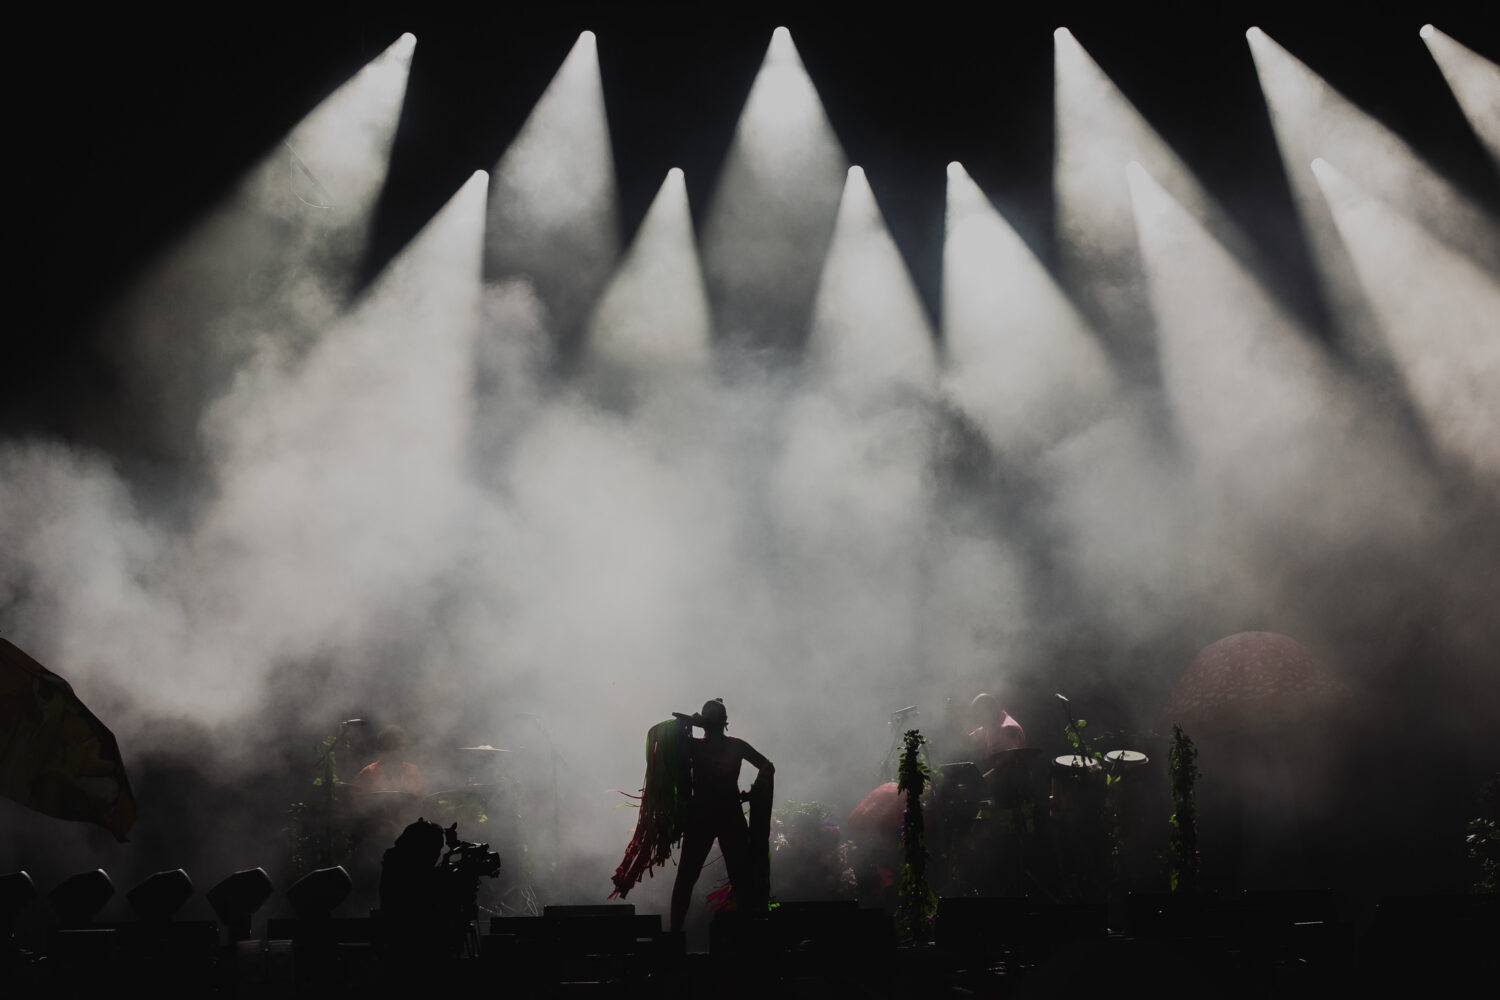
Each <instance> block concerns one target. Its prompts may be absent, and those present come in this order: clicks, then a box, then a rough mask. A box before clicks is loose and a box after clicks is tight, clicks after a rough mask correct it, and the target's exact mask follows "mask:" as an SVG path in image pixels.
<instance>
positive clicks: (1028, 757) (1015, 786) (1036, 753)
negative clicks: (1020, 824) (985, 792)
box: [984, 747, 1048, 809]
mask: <svg viewBox="0 0 1500 1000" xmlns="http://www.w3.org/2000/svg"><path fill="white" fill-rule="evenodd" d="M984 763H985V772H984V777H985V779H986V781H988V782H989V791H990V799H991V801H993V802H994V803H995V805H996V806H998V807H999V808H1001V809H1015V808H1018V807H1020V806H1024V805H1027V804H1029V803H1035V802H1040V801H1044V800H1045V799H1046V797H1047V766H1048V762H1047V755H1046V751H1044V750H1041V749H1039V748H1036V747H1022V748H1020V749H1017V750H1001V751H1000V752H999V753H993V754H990V756H989V757H987V758H985V762H984Z"/></svg>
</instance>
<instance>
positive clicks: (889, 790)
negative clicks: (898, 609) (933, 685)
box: [851, 708, 1151, 894]
mask: <svg viewBox="0 0 1500 1000" xmlns="http://www.w3.org/2000/svg"><path fill="white" fill-rule="evenodd" d="M914 715H915V712H914V710H913V709H911V708H907V709H903V710H901V711H900V712H898V713H897V714H896V715H895V716H893V717H892V721H891V728H892V730H893V731H896V730H899V729H900V728H901V727H902V725H903V724H909V720H910V717H911V716H914ZM1121 742H1123V741H1121ZM891 756H892V755H891V754H889V753H888V754H887V758H888V760H887V763H889V758H890V757H891ZM1150 763H1151V760H1150V758H1149V757H1148V756H1147V755H1146V754H1145V753H1142V752H1141V751H1139V750H1134V749H1128V748H1126V747H1120V748H1118V749H1111V750H1108V751H1105V752H1102V753H1101V752H1098V751H1094V752H1087V751H1085V752H1083V753H1069V754H1061V755H1056V756H1054V755H1053V754H1052V753H1049V752H1048V751H1046V750H1043V749H1040V748H1034V747H1032V748H1025V747H1023V748H1018V749H1010V750H1000V751H997V752H995V753H992V754H989V755H988V756H986V757H983V758H981V759H977V760H957V761H949V762H946V763H942V764H936V765H933V766H932V769H933V771H934V772H935V780H934V783H933V788H932V792H931V795H930V798H929V799H928V801H929V803H930V804H929V805H928V806H927V811H928V814H929V818H928V824H929V830H930V837H931V838H932V843H933V844H935V845H937V846H939V847H940V848H941V853H942V855H943V856H944V857H945V858H947V859H948V863H949V865H950V866H952V867H954V870H953V871H952V872H950V873H948V877H949V878H950V879H951V880H952V881H953V883H954V884H953V885H951V886H949V887H948V891H954V892H967V891H976V890H982V891H991V892H999V893H1002V894H1004V893H1012V892H1028V891H1035V890H1038V889H1040V890H1041V891H1043V892H1051V891H1053V890H1054V889H1056V888H1057V885H1055V884H1051V883H1058V882H1060V880H1062V878H1063V877H1062V876H1061V875H1060V871H1061V870H1062V869H1066V868H1067V867H1068V866H1069V862H1067V861H1066V860H1064V858H1065V856H1066V855H1067V854H1068V853H1069V852H1070V849H1071V848H1070V845H1071V844H1073V843H1074V842H1075V841H1077V839H1078V837H1079V834H1080V833H1081V831H1082V830H1083V829H1086V828H1089V827H1091V826H1092V825H1093V824H1094V823H1095V822H1096V820H1093V819H1090V817H1097V816H1099V815H1100V809H1101V808H1102V807H1104V805H1105V802H1106V801H1108V802H1110V803H1113V804H1112V805H1111V806H1110V807H1109V808H1110V809H1120V808H1126V809H1129V808H1130V807H1129V806H1126V805H1125V803H1126V802H1127V801H1129V800H1131V799H1133V798H1135V797H1136V793H1137V792H1139V791H1141V790H1144V788H1145V786H1144V785H1142V782H1141V774H1140V772H1142V771H1143V770H1145V769H1146V768H1147V767H1148V765H1149V764H1150ZM1136 786H1140V787H1139V788H1137V787H1136ZM882 793H883V794H882ZM896 797H897V796H896V795H895V791H894V782H890V783H889V785H888V786H887V785H881V786H879V787H877V788H876V789H875V790H874V791H872V792H871V793H870V795H869V796H867V797H866V800H865V802H862V803H861V806H860V808H859V809H856V811H855V815H854V816H852V817H851V823H853V822H854V819H855V818H866V814H870V815H874V813H875V812H876V811H878V810H877V809H876V807H877V806H880V805H883V804H884V803H885V800H886V799H891V800H894V799H896ZM876 800H879V801H876ZM872 803H873V805H872ZM888 811H889V810H888ZM882 815H884V814H882ZM894 815H896V816H899V811H898V812H896V813H895V814H894ZM1079 824H1083V825H1082V827H1080V826H1079ZM863 825H864V827H865V829H854V830H851V832H853V833H854V834H855V836H856V837H858V838H859V839H860V840H861V841H865V840H867V839H868V838H874V839H873V840H871V841H869V842H870V843H871V844H872V845H873V844H875V843H879V842H883V841H885V839H886V838H887V837H889V836H891V832H889V831H893V830H895V829H898V828H899V827H898V825H897V824H896V823H893V822H891V821H890V820H889V819H888V820H886V821H885V822H880V823H875V822H871V821H868V819H866V822H865V823H864V824H863ZM1059 866H1062V869H1060V868H1059ZM938 877H939V878H941V877H942V876H938ZM1038 880H1040V881H1038ZM1049 884H1051V885H1049Z"/></svg>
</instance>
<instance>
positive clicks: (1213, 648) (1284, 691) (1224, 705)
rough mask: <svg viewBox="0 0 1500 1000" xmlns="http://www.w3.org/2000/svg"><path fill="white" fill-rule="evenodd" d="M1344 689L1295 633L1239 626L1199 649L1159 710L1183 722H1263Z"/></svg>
mask: <svg viewBox="0 0 1500 1000" xmlns="http://www.w3.org/2000/svg"><path fill="white" fill-rule="evenodd" d="M1348 695H1349V689H1348V686H1347V685H1345V684H1344V683H1343V682H1342V681H1341V680H1339V678H1338V677H1337V676H1335V675H1334V673H1333V671H1332V670H1330V669H1329V667H1328V665H1327V664H1325V663H1324V662H1323V661H1322V660H1321V659H1319V658H1318V656H1317V655H1316V654H1314V653H1313V652H1312V650H1310V649H1308V648H1307V647H1306V646H1304V645H1302V643H1300V642H1298V641H1297V640H1296V639H1293V638H1291V637H1290V636H1285V635H1280V634H1278V633H1275V632H1238V633H1236V634H1234V635H1231V636H1227V637H1225V638H1223V639H1220V640H1219V641H1218V642H1215V643H1211V644H1210V645H1208V646H1205V647H1203V649H1202V650H1200V651H1199V653H1198V655H1197V656H1195V657H1194V658H1193V662H1192V663H1190V664H1188V668H1187V670H1185V671H1183V674H1182V678H1181V679H1180V680H1179V681H1178V682H1177V687H1176V688H1175V689H1174V690H1173V691H1172V696H1171V697H1170V698H1168V699H1167V705H1166V708H1165V709H1163V711H1162V715H1163V721H1165V722H1166V723H1168V724H1173V723H1175V724H1178V725H1182V726H1184V727H1187V728H1192V727H1199V728H1209V729H1217V730H1220V731H1232V730H1244V729H1251V728H1266V727H1275V726H1279V725H1285V724H1288V723H1292V722H1295V721H1298V720H1301V719H1303V718H1306V717H1307V716H1308V715H1311V714H1315V713H1317V712H1319V711H1323V710H1326V709H1327V708H1330V707H1331V706H1333V705H1335V704H1337V703H1339V702H1342V701H1344V700H1345V699H1346V698H1347V697H1348Z"/></svg>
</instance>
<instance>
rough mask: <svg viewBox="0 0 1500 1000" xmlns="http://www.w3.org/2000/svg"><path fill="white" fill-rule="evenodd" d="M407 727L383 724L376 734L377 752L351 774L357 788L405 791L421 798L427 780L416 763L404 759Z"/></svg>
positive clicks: (373, 790)
mask: <svg viewBox="0 0 1500 1000" xmlns="http://www.w3.org/2000/svg"><path fill="white" fill-rule="evenodd" d="M408 745H409V744H408V740H407V738H406V730H404V729H402V728H401V727H400V726H386V727H385V728H384V729H382V730H381V731H380V733H379V734H378V735H377V736H376V737H375V750H376V752H377V753H378V754H379V756H378V757H377V758H376V759H375V760H373V761H371V762H370V763H368V764H366V765H365V766H364V768H363V769H362V770H361V771H360V772H359V774H357V775H355V777H354V789H355V791H357V792H362V793H366V794H369V793H373V792H404V793H405V794H407V795H410V796H412V797H413V798H421V797H422V796H423V795H424V794H426V791H427V782H426V780H425V779H424V778H423V777H422V772H421V770H420V769H419V768H418V767H417V765H415V764H413V763H412V762H411V761H409V760H407V759H406V752H407V749H408Z"/></svg>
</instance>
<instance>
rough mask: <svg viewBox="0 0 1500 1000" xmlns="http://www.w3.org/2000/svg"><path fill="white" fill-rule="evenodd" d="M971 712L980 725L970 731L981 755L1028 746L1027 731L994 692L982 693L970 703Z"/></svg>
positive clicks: (986, 755)
mask: <svg viewBox="0 0 1500 1000" xmlns="http://www.w3.org/2000/svg"><path fill="white" fill-rule="evenodd" d="M969 712H970V714H971V715H972V717H973V719H974V721H975V722H976V723H978V727H977V728H976V729H974V731H973V732H971V733H969V738H970V739H972V740H973V741H974V746H975V750H976V751H977V752H978V754H979V755H980V756H981V757H988V756H990V755H991V754H996V753H999V752H1000V751H1002V750H1020V749H1022V748H1024V747H1025V746H1026V731H1025V730H1023V729H1022V728H1021V724H1020V723H1019V722H1017V721H1016V720H1015V719H1013V718H1012V717H1011V714H1010V713H1009V712H1007V711H1006V710H1005V708H1004V707H1003V706H1002V705H1001V704H1000V699H999V698H996V697H995V696H994V695H992V694H987V693H980V694H976V695H975V696H974V700H973V701H972V702H970V703H969Z"/></svg>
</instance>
